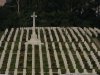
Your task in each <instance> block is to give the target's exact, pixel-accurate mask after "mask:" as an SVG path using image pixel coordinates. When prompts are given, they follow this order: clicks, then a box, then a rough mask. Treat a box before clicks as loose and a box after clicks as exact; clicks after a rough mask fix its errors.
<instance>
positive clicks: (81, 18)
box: [0, 0, 100, 29]
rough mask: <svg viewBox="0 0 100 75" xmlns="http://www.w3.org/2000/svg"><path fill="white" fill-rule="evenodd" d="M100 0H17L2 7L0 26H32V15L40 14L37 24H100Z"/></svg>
mask: <svg viewBox="0 0 100 75" xmlns="http://www.w3.org/2000/svg"><path fill="white" fill-rule="evenodd" d="M99 5H100V0H19V12H20V14H18V10H17V9H18V5H17V1H16V0H12V1H10V2H8V3H6V5H5V6H4V7H0V28H1V29H4V28H5V27H20V26H32V18H30V15H31V14H32V13H33V11H35V12H36V14H37V15H38V17H37V19H36V22H37V23H36V25H37V26H99V24H100V23H99V20H100V15H99V14H98V13H96V10H97V7H98V6H99Z"/></svg>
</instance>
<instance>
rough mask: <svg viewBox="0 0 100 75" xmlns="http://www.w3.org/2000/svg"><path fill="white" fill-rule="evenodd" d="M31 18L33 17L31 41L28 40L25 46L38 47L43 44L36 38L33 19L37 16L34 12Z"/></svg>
mask: <svg viewBox="0 0 100 75" xmlns="http://www.w3.org/2000/svg"><path fill="white" fill-rule="evenodd" d="M31 17H33V27H32V35H31V39H30V40H28V41H27V42H26V43H25V44H31V45H40V44H43V43H41V41H40V40H39V39H38V38H37V35H36V33H35V17H37V15H35V12H34V13H33V15H32V16H31Z"/></svg>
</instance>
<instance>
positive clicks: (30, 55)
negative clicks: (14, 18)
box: [0, 27, 100, 75]
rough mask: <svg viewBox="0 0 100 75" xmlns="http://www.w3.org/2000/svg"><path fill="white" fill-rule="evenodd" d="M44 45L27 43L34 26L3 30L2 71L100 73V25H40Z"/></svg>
mask: <svg viewBox="0 0 100 75" xmlns="http://www.w3.org/2000/svg"><path fill="white" fill-rule="evenodd" d="M35 31H36V35H37V37H38V39H40V40H41V42H42V43H44V45H41V44H40V45H35V46H33V45H29V44H25V42H26V41H28V40H29V39H30V38H31V35H32V28H31V27H26V28H25V27H24V28H15V29H14V28H11V29H5V31H2V32H0V74H5V73H6V74H11V75H61V74H66V73H96V74H100V47H98V46H97V45H96V43H95V42H94V40H93V38H95V39H98V38H99V35H100V29H99V28H96V27H95V28H91V27H89V28H86V27H84V28H81V27H65V28H64V27H36V28H35Z"/></svg>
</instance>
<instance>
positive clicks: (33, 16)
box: [31, 12, 37, 27]
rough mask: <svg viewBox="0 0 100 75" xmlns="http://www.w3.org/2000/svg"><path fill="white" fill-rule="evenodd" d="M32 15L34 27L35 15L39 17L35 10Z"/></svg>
mask: <svg viewBox="0 0 100 75" xmlns="http://www.w3.org/2000/svg"><path fill="white" fill-rule="evenodd" d="M31 17H32V18H33V27H35V17H37V15H35V12H33V15H32V16H31Z"/></svg>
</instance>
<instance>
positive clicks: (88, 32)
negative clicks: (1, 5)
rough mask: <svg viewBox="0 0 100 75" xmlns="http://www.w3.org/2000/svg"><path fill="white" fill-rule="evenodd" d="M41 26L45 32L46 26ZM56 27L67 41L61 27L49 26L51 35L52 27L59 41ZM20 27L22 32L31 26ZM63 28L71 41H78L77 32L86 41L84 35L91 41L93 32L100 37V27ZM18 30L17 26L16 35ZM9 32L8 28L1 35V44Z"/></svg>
mask: <svg viewBox="0 0 100 75" xmlns="http://www.w3.org/2000/svg"><path fill="white" fill-rule="evenodd" d="M40 28H42V30H43V32H44V33H45V31H44V28H43V27H40ZM45 28H47V27H45ZM56 28H57V29H58V30H59V32H60V35H61V36H62V38H63V41H64V42H66V40H65V39H66V38H65V37H64V35H63V32H62V28H60V27H51V28H49V27H48V28H47V29H48V31H49V35H52V34H51V31H50V29H53V31H54V33H55V36H56V39H57V41H59V36H58V34H57V32H56ZM20 29H22V32H24V29H26V30H27V31H28V30H29V29H30V28H20ZM63 29H64V30H65V32H66V35H67V37H68V39H69V41H70V42H73V41H72V37H73V38H74V39H75V41H76V42H78V40H79V39H78V37H77V36H76V35H75V32H76V34H77V35H78V36H79V37H80V38H81V40H82V42H84V41H85V39H84V37H83V36H86V38H87V40H88V42H91V38H90V37H92V35H93V34H94V35H95V37H98V34H99V33H100V30H99V29H98V28H94V29H93V28H90V27H89V28H86V27H84V29H82V28H81V27H67V28H63ZM18 30H19V29H18V28H17V29H16V32H15V36H17V34H18ZM68 30H69V31H70V32H71V34H72V37H71V36H70V34H69V32H68ZM13 31H14V28H12V29H11V31H10V33H9V36H8V39H7V41H9V40H10V38H11V35H12V32H13ZM7 32H8V29H6V30H5V32H4V34H3V36H2V37H1V39H0V44H1V42H2V41H3V40H4V38H5V36H6V35H7ZM80 32H81V33H82V34H81V33H80ZM15 40H16V39H15V38H14V39H13V41H15ZM20 41H21V40H20ZM46 41H47V40H46ZM51 41H53V38H52V40H51Z"/></svg>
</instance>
